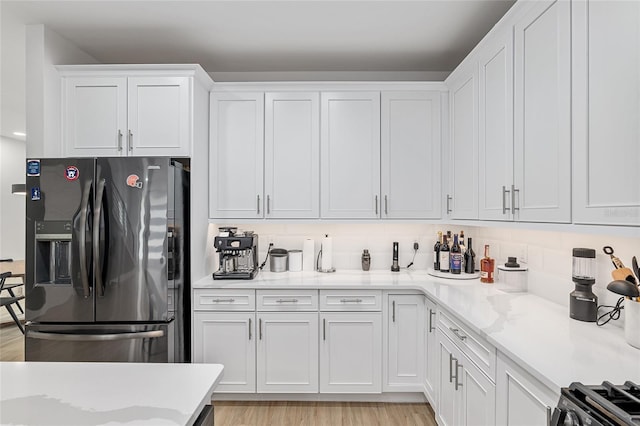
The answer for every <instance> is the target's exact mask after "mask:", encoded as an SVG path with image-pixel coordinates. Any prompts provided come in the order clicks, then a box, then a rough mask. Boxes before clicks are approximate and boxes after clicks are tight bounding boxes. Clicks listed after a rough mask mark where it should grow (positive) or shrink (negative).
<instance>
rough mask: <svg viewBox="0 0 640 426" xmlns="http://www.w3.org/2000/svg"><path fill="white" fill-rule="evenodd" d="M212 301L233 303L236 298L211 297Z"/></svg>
mask: <svg viewBox="0 0 640 426" xmlns="http://www.w3.org/2000/svg"><path fill="white" fill-rule="evenodd" d="M211 301H212V302H213V303H233V302H235V301H236V299H211Z"/></svg>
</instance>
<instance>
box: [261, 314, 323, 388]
mask: <svg viewBox="0 0 640 426" xmlns="http://www.w3.org/2000/svg"><path fill="white" fill-rule="evenodd" d="M257 320H258V340H257V353H258V358H257V375H258V383H257V390H258V393H317V392H318V312H258V314H257Z"/></svg>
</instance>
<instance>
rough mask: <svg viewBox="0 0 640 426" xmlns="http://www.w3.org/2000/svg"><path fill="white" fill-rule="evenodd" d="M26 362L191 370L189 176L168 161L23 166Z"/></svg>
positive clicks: (51, 162) (43, 162)
mask: <svg viewBox="0 0 640 426" xmlns="http://www.w3.org/2000/svg"><path fill="white" fill-rule="evenodd" d="M26 184H27V188H28V191H29V194H30V196H29V195H28V196H27V223H26V228H27V256H26V268H25V295H26V312H25V317H26V320H27V323H26V335H25V359H26V360H27V361H118V362H126V361H129V362H189V361H190V351H189V348H190V344H189V336H190V331H189V321H188V312H189V311H190V306H189V304H190V297H189V268H188V260H189V252H188V246H189V244H188V238H189V226H188V217H189V212H188V206H189V199H188V194H189V174H188V172H187V171H186V170H184V168H183V167H182V165H181V164H180V163H179V162H177V161H172V160H170V159H169V158H133V157H132V158H97V159H96V158H77V159H74V158H57V159H42V160H29V161H28V162H27V179H26Z"/></svg>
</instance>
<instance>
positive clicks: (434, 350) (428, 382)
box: [424, 297, 440, 408]
mask: <svg viewBox="0 0 640 426" xmlns="http://www.w3.org/2000/svg"><path fill="white" fill-rule="evenodd" d="M424 311H425V312H424V313H425V319H426V321H425V339H424V343H425V345H424V359H425V371H424V392H425V395H426V397H427V400H428V401H429V403H430V404H431V405H432V406H433V407H434V408H435V407H437V400H438V375H439V367H440V366H439V365H438V341H437V339H436V304H435V303H433V302H432V301H431V300H430V299H428V298H426V297H425V310H424Z"/></svg>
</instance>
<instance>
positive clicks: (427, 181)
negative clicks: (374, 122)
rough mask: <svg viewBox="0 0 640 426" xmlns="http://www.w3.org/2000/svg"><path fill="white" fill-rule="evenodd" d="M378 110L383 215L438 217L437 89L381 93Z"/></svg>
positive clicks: (438, 96) (439, 131) (438, 143)
mask: <svg viewBox="0 0 640 426" xmlns="http://www.w3.org/2000/svg"><path fill="white" fill-rule="evenodd" d="M381 108H382V110H381V121H382V122H381V146H382V148H381V149H382V150H381V153H382V155H381V160H382V162H381V172H382V182H381V185H382V186H381V189H382V207H381V213H382V214H381V217H383V218H394V219H437V218H440V216H441V211H440V208H441V204H440V145H441V136H440V133H441V124H440V123H441V121H440V120H441V119H440V92H435V91H433V92H430V91H386V92H382V103H381Z"/></svg>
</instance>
